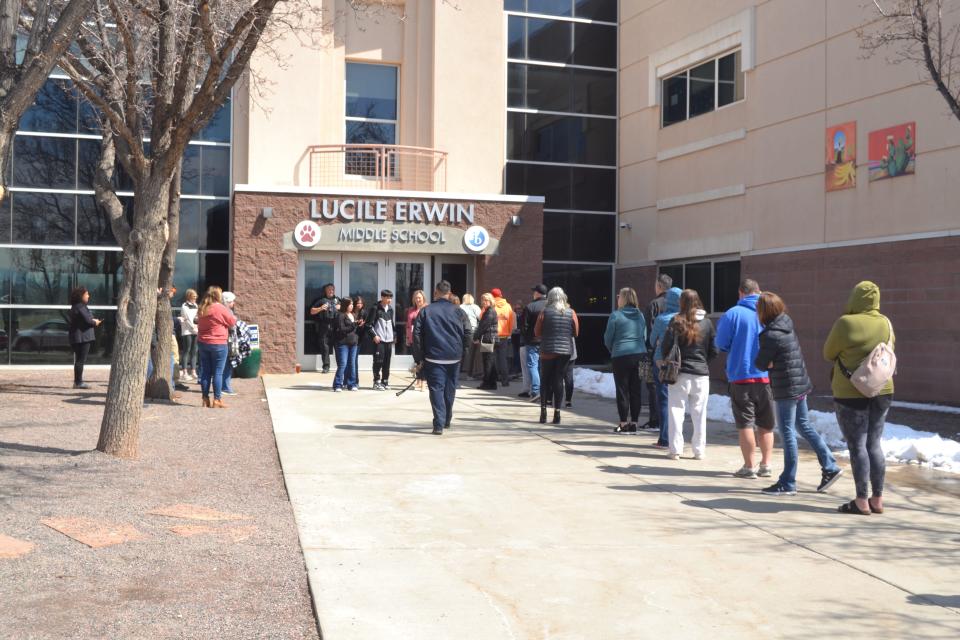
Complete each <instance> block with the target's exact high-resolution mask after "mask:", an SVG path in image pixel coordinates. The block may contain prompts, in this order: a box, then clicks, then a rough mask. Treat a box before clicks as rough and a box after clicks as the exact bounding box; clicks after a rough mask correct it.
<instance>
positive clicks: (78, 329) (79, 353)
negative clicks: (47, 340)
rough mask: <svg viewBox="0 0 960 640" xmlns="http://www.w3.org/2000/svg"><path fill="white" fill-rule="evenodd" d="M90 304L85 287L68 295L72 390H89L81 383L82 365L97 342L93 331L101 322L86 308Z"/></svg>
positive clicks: (88, 294)
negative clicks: (71, 350) (71, 351)
mask: <svg viewBox="0 0 960 640" xmlns="http://www.w3.org/2000/svg"><path fill="white" fill-rule="evenodd" d="M88 302H90V292H89V291H88V290H87V288H86V287H77V288H76V289H74V290H73V291H72V292H71V293H70V305H71V306H70V311H69V312H68V313H67V320H68V323H69V327H70V328H69V331H68V339H69V341H70V347H71V348H72V349H73V388H74V389H89V388H90V385H88V384H87V383H86V382H84V381H83V365H84V364H85V363H86V361H87V356H88V355H89V354H90V347H91V346H92V345H93V343H94V342H96V340H97V336H96V332H95V331H94V329H96V328H97V327H99V326H100V323H101V322H103V321H102V320H100V319H98V318H94V317H93V314H91V313H90V309H88V308H87V303H88Z"/></svg>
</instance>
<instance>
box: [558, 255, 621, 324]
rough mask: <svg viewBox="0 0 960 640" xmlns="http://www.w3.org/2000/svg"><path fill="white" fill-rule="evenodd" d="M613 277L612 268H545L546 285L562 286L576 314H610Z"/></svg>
mask: <svg viewBox="0 0 960 640" xmlns="http://www.w3.org/2000/svg"><path fill="white" fill-rule="evenodd" d="M612 278H613V266H612V265H596V266H593V265H583V264H578V265H564V264H544V265H543V280H544V283H545V284H546V285H547V287H548V288H552V287H563V290H564V291H565V292H566V293H567V297H568V298H569V299H570V306H572V307H573V308H574V310H575V311H577V313H610V310H611V295H612V293H611V292H612V288H613V279H612Z"/></svg>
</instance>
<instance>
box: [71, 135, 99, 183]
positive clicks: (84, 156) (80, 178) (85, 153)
mask: <svg viewBox="0 0 960 640" xmlns="http://www.w3.org/2000/svg"><path fill="white" fill-rule="evenodd" d="M100 147H101V144H100V141H99V140H77V189H93V188H94V180H95V179H96V177H97V167H98V166H99V164H100Z"/></svg>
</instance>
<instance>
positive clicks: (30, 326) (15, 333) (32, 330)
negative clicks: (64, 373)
mask: <svg viewBox="0 0 960 640" xmlns="http://www.w3.org/2000/svg"><path fill="white" fill-rule="evenodd" d="M67 312H68V309H11V310H10V318H11V320H10V333H9V338H8V339H9V341H10V364H71V363H72V362H73V350H72V349H71V347H70V340H69V333H68V330H69V324H68V320H67Z"/></svg>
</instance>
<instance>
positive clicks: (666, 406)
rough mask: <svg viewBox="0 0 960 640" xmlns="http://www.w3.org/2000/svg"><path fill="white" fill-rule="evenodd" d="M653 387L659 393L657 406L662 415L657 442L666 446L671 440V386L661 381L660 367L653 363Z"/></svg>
mask: <svg viewBox="0 0 960 640" xmlns="http://www.w3.org/2000/svg"><path fill="white" fill-rule="evenodd" d="M653 379H654V383H653V389H654V392H655V393H656V394H657V402H656V408H657V409H659V415H660V438H659V439H658V440H657V444H662V445H664V446H666V445H667V444H668V443H669V441H670V395H669V394H670V386H669V385H666V384H663V383H662V382H660V368H659V367H657V365H656V363H653Z"/></svg>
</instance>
